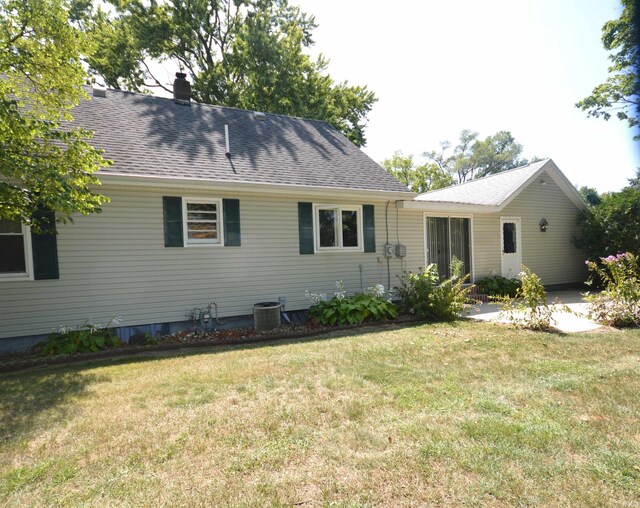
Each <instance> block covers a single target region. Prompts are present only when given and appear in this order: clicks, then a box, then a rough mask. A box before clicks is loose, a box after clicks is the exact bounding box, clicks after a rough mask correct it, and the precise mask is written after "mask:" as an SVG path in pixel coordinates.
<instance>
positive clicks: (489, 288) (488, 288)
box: [476, 275, 520, 297]
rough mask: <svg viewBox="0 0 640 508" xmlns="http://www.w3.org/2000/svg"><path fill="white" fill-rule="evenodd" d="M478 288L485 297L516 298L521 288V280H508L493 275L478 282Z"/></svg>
mask: <svg viewBox="0 0 640 508" xmlns="http://www.w3.org/2000/svg"><path fill="white" fill-rule="evenodd" d="M476 286H477V287H478V291H479V292H480V293H481V294H483V295H489V296H511V297H514V296H516V291H518V288H519V287H520V279H517V278H514V279H507V278H506V277H502V276H500V275H492V276H491V277H483V278H482V279H480V280H478V281H476Z"/></svg>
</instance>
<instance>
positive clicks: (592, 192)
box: [578, 185, 602, 206]
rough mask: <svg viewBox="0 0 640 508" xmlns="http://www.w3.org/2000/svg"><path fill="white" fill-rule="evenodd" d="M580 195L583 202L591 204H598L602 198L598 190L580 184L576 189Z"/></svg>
mask: <svg viewBox="0 0 640 508" xmlns="http://www.w3.org/2000/svg"><path fill="white" fill-rule="evenodd" d="M578 192H579V193H580V196H582V199H584V201H585V203H587V204H588V205H591V206H596V205H599V204H600V203H601V202H602V198H601V197H600V194H598V191H597V190H596V189H595V188H593V187H586V186H584V185H583V186H582V187H580V188H579V189H578Z"/></svg>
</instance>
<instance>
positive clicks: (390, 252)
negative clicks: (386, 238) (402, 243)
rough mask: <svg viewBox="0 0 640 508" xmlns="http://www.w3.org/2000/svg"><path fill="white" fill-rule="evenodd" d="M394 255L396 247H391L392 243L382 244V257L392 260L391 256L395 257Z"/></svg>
mask: <svg viewBox="0 0 640 508" xmlns="http://www.w3.org/2000/svg"><path fill="white" fill-rule="evenodd" d="M395 254H396V246H395V245H393V244H392V243H385V244H384V257H385V258H392V257H393V256H395Z"/></svg>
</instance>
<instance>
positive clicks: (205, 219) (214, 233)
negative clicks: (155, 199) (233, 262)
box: [182, 198, 224, 247]
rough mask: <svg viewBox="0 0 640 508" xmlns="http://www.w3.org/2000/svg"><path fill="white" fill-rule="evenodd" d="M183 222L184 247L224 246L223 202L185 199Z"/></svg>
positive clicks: (210, 199) (219, 200) (207, 199)
mask: <svg viewBox="0 0 640 508" xmlns="http://www.w3.org/2000/svg"><path fill="white" fill-rule="evenodd" d="M182 220H183V228H182V230H183V233H184V245H185V246H186V247H193V246H210V245H223V244H224V242H223V230H222V229H223V228H222V224H223V222H222V200H221V199H212V198H183V199H182Z"/></svg>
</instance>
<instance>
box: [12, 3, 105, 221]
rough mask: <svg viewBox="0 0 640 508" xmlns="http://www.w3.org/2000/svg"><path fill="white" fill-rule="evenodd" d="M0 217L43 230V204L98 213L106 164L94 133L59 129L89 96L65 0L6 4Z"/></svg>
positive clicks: (64, 215) (66, 213) (61, 216)
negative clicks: (101, 174)
mask: <svg viewBox="0 0 640 508" xmlns="http://www.w3.org/2000/svg"><path fill="white" fill-rule="evenodd" d="M0 49H1V51H0V75H1V76H3V77H2V78H1V79H0V220H10V221H21V222H23V223H25V224H28V225H31V226H32V227H33V228H34V229H35V230H36V231H37V230H39V229H45V228H48V227H49V226H50V224H48V223H45V222H44V221H43V220H42V219H38V218H37V217H39V216H41V214H39V213H38V212H39V210H40V209H42V208H48V209H50V210H54V211H55V212H57V217H58V220H61V221H63V222H64V221H66V220H68V219H69V218H70V216H71V214H73V213H75V212H80V213H83V214H88V213H92V212H97V211H100V205H101V204H102V203H103V202H105V201H107V198H105V197H104V196H101V195H98V194H94V193H93V192H92V191H91V190H90V186H91V185H98V184H99V181H98V179H97V178H96V177H95V176H94V175H93V173H94V172H95V171H97V170H98V169H99V168H100V167H101V166H104V165H105V164H106V162H105V160H104V159H103V158H102V156H101V155H100V152H99V151H98V150H96V149H95V148H93V147H92V146H91V145H89V144H88V143H87V141H86V140H87V139H88V138H89V137H90V135H91V134H90V133H89V132H87V131H85V130H82V129H74V128H70V127H69V126H68V125H66V128H61V125H62V124H61V121H62V120H70V119H71V115H70V110H71V109H72V108H73V106H74V105H76V104H77V103H78V101H79V100H80V98H81V97H82V95H83V91H82V83H83V80H84V78H85V73H84V70H83V68H82V65H81V62H80V58H79V55H80V52H81V51H82V49H83V48H82V38H81V36H80V33H79V32H78V31H77V30H76V29H74V28H73V27H72V26H71V25H69V23H68V9H67V5H66V4H65V3H64V0H8V1H7V0H5V1H4V2H3V3H0Z"/></svg>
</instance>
